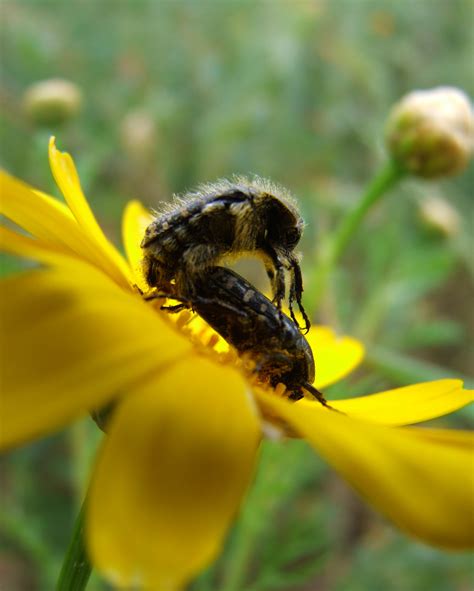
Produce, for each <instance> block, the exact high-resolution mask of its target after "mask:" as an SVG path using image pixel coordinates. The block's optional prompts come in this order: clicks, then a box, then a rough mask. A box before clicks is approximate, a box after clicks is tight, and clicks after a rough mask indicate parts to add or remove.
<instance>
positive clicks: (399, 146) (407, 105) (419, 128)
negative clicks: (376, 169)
mask: <svg viewBox="0 0 474 591" xmlns="http://www.w3.org/2000/svg"><path fill="white" fill-rule="evenodd" d="M386 137H387V144H388V147H389V150H390V152H391V154H392V156H393V158H394V159H395V160H396V161H398V162H399V163H400V164H401V166H402V167H403V168H404V169H405V170H407V171H408V172H410V173H412V174H415V175H418V176H422V177H425V178H435V177H440V176H449V175H453V174H456V173H458V172H460V171H461V170H463V169H464V168H465V167H466V166H467V164H468V162H469V159H470V157H471V155H472V151H473V148H474V114H473V111H472V106H471V103H470V101H469V98H468V97H467V96H466V95H465V94H464V92H462V91H461V90H458V89H457V88H451V87H447V86H446V87H442V86H441V87H439V88H434V89H433V90H418V91H415V92H411V93H410V94H407V95H406V96H405V97H404V98H403V99H402V100H401V101H400V102H399V103H397V104H396V105H395V107H394V108H393V109H392V111H391V113H390V115H389V118H388V121H387V130H386Z"/></svg>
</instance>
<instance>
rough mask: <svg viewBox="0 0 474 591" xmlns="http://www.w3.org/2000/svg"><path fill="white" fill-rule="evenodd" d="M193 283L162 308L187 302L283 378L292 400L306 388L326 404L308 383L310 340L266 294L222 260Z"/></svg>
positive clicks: (261, 367) (265, 370)
mask: <svg viewBox="0 0 474 591" xmlns="http://www.w3.org/2000/svg"><path fill="white" fill-rule="evenodd" d="M195 289H196V291H195V296H194V297H193V299H192V300H181V303H180V304H177V305H175V306H171V307H166V306H163V308H165V309H168V310H171V311H175V312H178V311H180V310H182V309H184V308H185V307H191V308H192V309H193V310H194V311H195V312H197V313H198V314H199V316H201V317H202V318H203V319H204V320H205V321H206V322H207V323H208V324H209V325H210V326H211V327H212V328H213V329H214V330H215V331H216V332H217V333H219V334H220V335H221V336H222V337H223V338H224V339H225V340H226V341H227V342H228V343H229V344H231V345H232V346H233V347H235V349H236V350H237V351H238V352H239V354H240V355H246V356H248V357H250V358H251V359H252V360H253V361H254V362H255V371H256V372H257V373H258V375H259V377H261V378H263V379H264V380H268V381H269V382H270V384H271V385H272V386H274V387H275V386H276V385H277V384H278V383H279V382H281V383H283V384H284V385H285V386H286V387H287V389H288V390H289V391H290V395H289V398H291V399H292V400H299V399H300V398H302V397H303V390H306V391H307V392H309V393H310V394H312V395H313V396H314V397H315V398H316V399H317V400H318V401H319V402H320V403H321V404H323V405H324V406H326V407H328V404H327V402H326V400H325V398H324V395H323V394H322V393H321V392H319V390H317V389H316V388H315V387H314V386H312V382H313V381H314V377H315V365H314V358H313V353H312V351H311V347H310V346H309V343H308V341H307V340H306V338H305V337H304V335H303V334H301V332H300V331H299V330H298V327H297V326H296V325H295V323H294V322H293V321H292V320H291V319H290V318H289V317H288V316H286V315H285V314H284V313H283V312H282V311H280V310H278V309H277V308H276V307H275V306H274V304H273V303H272V302H271V301H270V300H269V299H268V298H267V297H266V296H264V295H263V294H262V293H261V292H259V291H258V290H257V289H256V288H255V287H254V286H253V285H252V284H251V283H249V282H248V281H247V280H246V279H245V278H244V277H242V276H241V275H239V274H237V273H235V271H232V270H231V269H228V268H226V267H220V266H215V267H211V268H208V269H206V272H205V273H204V274H202V275H201V276H200V277H199V279H198V280H197V282H196V284H195ZM160 296H161V294H155V295H154V296H152V297H153V298H154V297H160ZM145 297H146V299H149V297H148V296H145ZM173 298H174V296H173ZM178 301H180V299H179V298H178ZM329 408H330V407H329Z"/></svg>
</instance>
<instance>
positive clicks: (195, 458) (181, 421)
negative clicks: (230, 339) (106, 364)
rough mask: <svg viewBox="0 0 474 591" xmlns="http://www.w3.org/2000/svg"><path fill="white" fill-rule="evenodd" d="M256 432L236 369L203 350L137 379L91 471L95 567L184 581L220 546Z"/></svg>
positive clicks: (248, 472) (169, 586)
mask: <svg viewBox="0 0 474 591" xmlns="http://www.w3.org/2000/svg"><path fill="white" fill-rule="evenodd" d="M259 438H260V431H259V421H258V419H257V416H256V414H255V409H254V407H253V404H252V401H251V399H250V397H249V396H248V393H247V386H246V384H245V382H244V381H243V379H242V377H241V376H240V375H239V374H238V373H236V372H235V371H234V370H232V369H231V368H228V367H222V366H218V365H215V364H213V363H211V362H210V361H208V360H205V359H202V358H197V357H196V358H194V359H193V360H192V362H182V363H180V364H178V365H175V366H173V367H172V368H171V369H170V370H169V371H167V372H165V373H162V374H161V375H159V376H158V377H157V378H156V379H155V380H153V381H149V382H148V383H146V384H144V385H143V386H142V387H140V388H139V390H137V391H135V392H134V395H133V396H129V397H128V398H127V399H126V400H125V401H124V403H123V404H121V405H120V407H119V408H118V409H117V413H116V415H115V416H114V417H113V419H112V423H111V425H110V431H109V434H108V437H107V439H106V440H105V442H104V447H103V449H102V453H101V454H100V455H99V460H98V465H97V467H96V471H95V474H94V477H93V479H92V486H91V489H90V496H89V512H88V517H89V519H88V526H89V527H88V534H89V535H88V540H89V549H90V552H91V557H92V561H93V563H94V564H95V566H97V568H98V569H99V570H101V571H102V572H103V573H104V574H105V575H106V576H107V577H108V578H109V579H110V580H111V581H112V582H113V583H115V584H116V585H117V586H119V587H121V588H127V589H129V588H131V587H132V586H133V585H134V584H136V585H138V586H140V588H144V589H157V590H160V591H172V590H176V589H180V588H182V586H183V585H184V584H185V583H186V582H187V581H189V579H190V578H192V577H193V576H194V575H196V573H198V572H199V571H200V570H201V569H203V568H204V567H205V566H206V565H207V564H209V562H210V561H212V559H213V558H214V557H215V556H216V554H217V553H218V552H219V550H220V548H221V546H222V543H223V538H224V536H225V534H226V532H227V529H228V527H229V525H230V523H231V521H232V519H233V518H234V516H235V513H236V511H237V509H238V506H239V504H240V501H241V499H242V496H243V494H244V493H245V490H246V489H247V486H248V484H249V481H250V479H251V477H252V474H253V470H254V463H255V459H256V450H257V445H258V442H259Z"/></svg>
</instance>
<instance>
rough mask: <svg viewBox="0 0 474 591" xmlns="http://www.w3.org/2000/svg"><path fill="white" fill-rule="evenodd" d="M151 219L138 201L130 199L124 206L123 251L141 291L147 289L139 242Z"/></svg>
mask: <svg viewBox="0 0 474 591" xmlns="http://www.w3.org/2000/svg"><path fill="white" fill-rule="evenodd" d="M152 219H153V216H152V214H151V213H150V212H149V211H148V210H146V209H145V208H144V207H143V205H142V204H141V203H140V202H139V201H130V202H129V203H128V204H127V207H126V208H125V211H124V215H123V222H122V240H123V244H124V246H125V253H126V255H127V259H128V262H129V265H130V267H131V269H132V272H133V274H134V276H135V282H136V284H137V285H138V287H140V289H142V290H143V291H146V290H147V289H148V285H147V283H146V281H145V279H144V277H143V273H142V259H143V251H142V249H141V248H140V243H141V241H142V239H143V236H144V235H145V230H146V228H147V227H148V225H149V224H150V222H151V221H152Z"/></svg>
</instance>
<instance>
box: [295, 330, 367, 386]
mask: <svg viewBox="0 0 474 591" xmlns="http://www.w3.org/2000/svg"><path fill="white" fill-rule="evenodd" d="M306 338H307V340H308V342H309V344H310V346H311V349H312V351H313V356H314V363H315V365H316V380H315V386H316V387H317V388H325V387H327V386H330V385H331V384H334V383H335V382H338V381H339V380H341V379H342V378H344V377H345V376H346V375H347V374H349V373H350V372H351V371H353V370H354V369H355V368H356V367H357V366H358V365H359V364H360V363H361V361H362V359H363V358H364V347H363V345H362V343H360V342H359V341H356V340H355V339H353V338H351V337H338V336H336V335H335V334H334V332H333V331H332V330H331V329H330V328H327V327H324V326H314V327H312V328H311V329H310V331H309V333H308V334H307V335H306Z"/></svg>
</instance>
